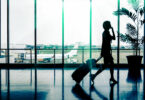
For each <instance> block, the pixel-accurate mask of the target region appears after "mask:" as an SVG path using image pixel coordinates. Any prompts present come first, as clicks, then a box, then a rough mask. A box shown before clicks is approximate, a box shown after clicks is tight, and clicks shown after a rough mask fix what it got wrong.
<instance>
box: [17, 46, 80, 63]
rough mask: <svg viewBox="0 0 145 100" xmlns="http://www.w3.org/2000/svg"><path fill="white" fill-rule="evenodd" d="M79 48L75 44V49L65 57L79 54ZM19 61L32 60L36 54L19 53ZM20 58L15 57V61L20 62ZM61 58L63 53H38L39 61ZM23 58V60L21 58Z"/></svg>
mask: <svg viewBox="0 0 145 100" xmlns="http://www.w3.org/2000/svg"><path fill="white" fill-rule="evenodd" d="M77 48H78V45H75V46H74V48H73V50H71V51H70V52H68V53H65V54H64V59H67V58H72V57H74V56H76V55H77ZM18 58H19V61H23V60H31V58H32V59H34V58H35V56H34V54H32V56H31V55H30V54H28V53H21V54H19V57H18ZM18 58H16V59H15V62H18ZM54 58H55V60H61V59H62V54H55V55H54V54H37V61H38V62H50V61H52V60H54ZM20 59H21V60H20ZM68 61H71V63H73V62H72V60H68ZM73 61H77V60H73Z"/></svg>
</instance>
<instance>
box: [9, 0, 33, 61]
mask: <svg viewBox="0 0 145 100" xmlns="http://www.w3.org/2000/svg"><path fill="white" fill-rule="evenodd" d="M27 45H31V46H32V47H33V46H34V1H32V0H31V1H30V0H10V63H30V61H26V62H25V56H27V55H26V53H29V54H30V49H29V48H27ZM24 49H28V50H24ZM19 55H20V56H19Z"/></svg>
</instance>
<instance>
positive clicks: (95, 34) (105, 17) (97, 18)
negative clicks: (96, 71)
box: [92, 0, 117, 63]
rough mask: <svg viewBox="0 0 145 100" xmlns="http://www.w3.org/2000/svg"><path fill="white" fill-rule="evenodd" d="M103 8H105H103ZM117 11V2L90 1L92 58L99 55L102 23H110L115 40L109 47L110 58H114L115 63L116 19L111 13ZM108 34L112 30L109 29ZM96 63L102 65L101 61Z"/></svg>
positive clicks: (108, 0) (111, 0) (106, 0)
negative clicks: (110, 49)
mask: <svg viewBox="0 0 145 100" xmlns="http://www.w3.org/2000/svg"><path fill="white" fill-rule="evenodd" d="M104 7H105V8H104ZM116 9H117V1H116V2H114V0H101V1H99V3H98V1H97V0H92V47H93V48H94V49H95V50H93V58H98V57H99V56H100V53H101V50H100V49H101V46H102V34H103V32H104V28H103V23H104V22H105V21H110V22H111V26H112V27H113V28H114V32H115V37H116V40H112V43H111V46H112V49H115V50H112V56H113V58H114V63H117V56H116V55H117V50H116V48H117V17H116V16H114V15H113V11H115V10H116ZM109 31H110V34H111V35H113V34H112V30H111V29H110V30H109ZM98 63H104V62H103V59H101V60H100V61H99V62H98Z"/></svg>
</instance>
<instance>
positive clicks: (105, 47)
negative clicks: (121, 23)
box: [91, 21, 117, 83]
mask: <svg viewBox="0 0 145 100" xmlns="http://www.w3.org/2000/svg"><path fill="white" fill-rule="evenodd" d="M103 28H104V32H103V34H102V39H103V41H102V49H101V55H100V57H99V58H98V59H97V61H99V60H100V59H101V58H102V57H103V58H104V65H105V66H106V65H113V64H114V61H113V57H112V54H111V41H112V40H115V34H114V29H113V27H112V26H111V24H110V21H105V22H104V23H103ZM109 29H111V30H112V33H113V36H111V35H110V32H109ZM104 69H105V68H100V69H99V70H98V71H97V72H96V73H95V74H92V75H91V81H92V82H93V83H94V79H95V77H96V76H97V75H98V74H99V73H101V72H102V71H103V70H104ZM110 74H111V78H110V82H111V83H117V81H116V80H115V79H114V68H113V67H110Z"/></svg>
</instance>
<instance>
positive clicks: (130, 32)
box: [114, 0, 145, 82]
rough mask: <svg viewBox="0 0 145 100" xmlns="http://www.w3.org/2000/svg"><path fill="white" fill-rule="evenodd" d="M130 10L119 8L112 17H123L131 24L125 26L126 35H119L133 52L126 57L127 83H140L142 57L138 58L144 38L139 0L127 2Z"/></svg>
mask: <svg viewBox="0 0 145 100" xmlns="http://www.w3.org/2000/svg"><path fill="white" fill-rule="evenodd" d="M128 1H129V2H128V3H129V4H131V7H132V9H130V10H128V9H126V8H121V9H119V10H117V11H114V15H116V16H118V15H125V16H127V17H128V18H129V19H130V20H131V21H132V22H129V23H127V24H126V29H127V31H126V33H124V34H123V33H119V34H120V39H121V41H122V42H125V43H129V44H130V45H131V46H132V49H133V50H134V52H133V55H129V56H127V60H128V64H129V72H128V78H127V81H128V82H135V81H141V74H140V67H139V66H138V65H140V64H141V61H142V56H140V47H141V46H142V45H143V43H144V36H141V34H140V29H141V27H142V26H143V24H144V22H145V20H144V16H143V15H144V6H143V5H141V1H139V0H128Z"/></svg>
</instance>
